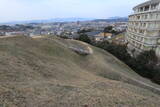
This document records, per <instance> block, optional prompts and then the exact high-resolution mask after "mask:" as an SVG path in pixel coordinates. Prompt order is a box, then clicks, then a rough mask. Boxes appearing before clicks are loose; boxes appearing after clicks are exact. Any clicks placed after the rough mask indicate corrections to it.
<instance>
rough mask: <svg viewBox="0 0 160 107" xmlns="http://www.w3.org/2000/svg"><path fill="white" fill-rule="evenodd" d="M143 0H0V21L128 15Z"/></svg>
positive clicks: (98, 17)
mask: <svg viewBox="0 0 160 107" xmlns="http://www.w3.org/2000/svg"><path fill="white" fill-rule="evenodd" d="M144 1H145V0H134V1H131V0H123V1H118V0H59V1H58V0H0V13H1V15H0V19H1V20H0V23H3V22H11V21H30V20H44V19H54V18H74V17H75V18H94V19H105V18H109V17H114V16H119V17H127V16H128V15H129V14H131V13H132V8H133V7H134V6H135V5H137V4H139V3H142V2H144Z"/></svg>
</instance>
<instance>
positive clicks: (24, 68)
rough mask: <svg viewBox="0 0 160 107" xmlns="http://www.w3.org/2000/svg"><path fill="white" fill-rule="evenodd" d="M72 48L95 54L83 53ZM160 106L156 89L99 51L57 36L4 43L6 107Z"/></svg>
mask: <svg viewBox="0 0 160 107" xmlns="http://www.w3.org/2000/svg"><path fill="white" fill-rule="evenodd" d="M70 47H80V48H82V49H87V48H91V49H92V51H93V52H92V53H91V54H90V55H79V54H78V53H77V52H74V51H72V49H70ZM156 93H157V94H156ZM159 105H160V96H159V86H158V85H156V84H153V83H151V82H150V81H149V80H146V79H144V78H142V77H140V76H138V75H137V74H136V73H134V72H133V71H132V70H131V69H130V68H129V67H128V66H126V65H125V64H123V63H122V62H120V61H119V60H117V59H116V58H115V57H113V56H112V55H110V54H109V53H107V52H105V51H103V50H101V49H98V48H95V47H92V46H89V45H87V44H84V43H81V42H78V41H74V40H64V39H59V38H53V37H46V38H34V39H33V38H29V37H12V38H2V39H0V106H2V107H108V106H118V107H121V106H122V107H123V106H131V107H133V106H145V107H158V106H159Z"/></svg>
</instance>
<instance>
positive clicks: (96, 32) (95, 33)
mask: <svg viewBox="0 0 160 107" xmlns="http://www.w3.org/2000/svg"><path fill="white" fill-rule="evenodd" d="M100 33H101V32H100V31H94V32H87V33H86V34H87V35H88V36H96V35H98V34H100Z"/></svg>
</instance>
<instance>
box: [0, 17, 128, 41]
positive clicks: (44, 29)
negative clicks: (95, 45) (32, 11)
mask: <svg viewBox="0 0 160 107" xmlns="http://www.w3.org/2000/svg"><path fill="white" fill-rule="evenodd" d="M77 20H81V21H77ZM83 20H84V19H80V18H79V19H78V18H77V19H63V20H60V19H59V21H60V22H50V21H41V22H44V23H41V22H40V21H35V23H24V24H8V25H1V26H0V36H14V35H23V36H30V37H33V36H41V35H52V36H60V37H67V38H70V39H76V38H77V37H78V36H79V34H78V32H79V31H81V30H89V32H87V35H88V36H89V37H90V38H92V39H95V40H96V41H103V40H105V39H104V38H105V37H106V34H105V35H104V34H103V31H104V29H105V27H107V26H112V27H113V29H114V30H115V31H117V32H124V31H125V30H126V28H127V21H128V19H127V18H119V17H115V18H111V19H96V20H89V21H83ZM86 20H87V19H86ZM57 21H58V19H57ZM62 21H66V22H62ZM47 22H48V23H47ZM107 35H109V37H107V39H110V38H111V37H112V36H113V35H112V34H107Z"/></svg>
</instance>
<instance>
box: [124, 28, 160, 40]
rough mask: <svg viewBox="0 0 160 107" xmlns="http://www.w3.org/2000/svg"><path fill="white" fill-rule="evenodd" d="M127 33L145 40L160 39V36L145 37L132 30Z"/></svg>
mask: <svg viewBox="0 0 160 107" xmlns="http://www.w3.org/2000/svg"><path fill="white" fill-rule="evenodd" d="M127 33H130V34H132V35H135V36H138V37H143V38H149V39H150V38H154V39H160V36H157V35H155V36H153V35H152V36H150V35H145V34H141V33H137V32H133V31H130V30H127Z"/></svg>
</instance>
